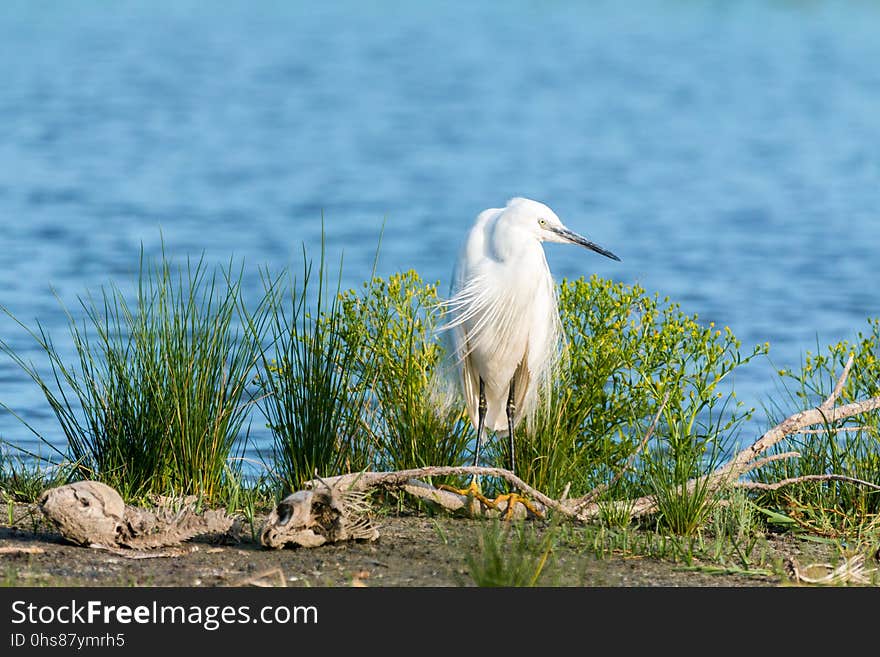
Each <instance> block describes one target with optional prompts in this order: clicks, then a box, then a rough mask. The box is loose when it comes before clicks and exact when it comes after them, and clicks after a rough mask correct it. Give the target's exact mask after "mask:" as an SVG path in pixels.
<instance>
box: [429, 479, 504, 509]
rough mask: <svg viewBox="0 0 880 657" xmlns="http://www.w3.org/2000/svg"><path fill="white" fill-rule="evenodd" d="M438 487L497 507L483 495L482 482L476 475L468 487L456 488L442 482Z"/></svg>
mask: <svg viewBox="0 0 880 657" xmlns="http://www.w3.org/2000/svg"><path fill="white" fill-rule="evenodd" d="M437 488H439V489H441V490H448V491H452V492H453V493H457V494H458V495H462V496H464V497H469V498H472V499H474V500H477V501H478V502H480V503H481V504H483V505H484V506H487V507H489V508H490V509H494V508H495V503H494V501H493V500H490V499H489V498H488V497H486V496H485V495H483V491H482V490H481V489H480V484H478V483H477V478H476V477H474V478H473V479H471V484H470V486H468V487H467V488H455V487H454V486H447V485H446V484H440V485H438V486H437Z"/></svg>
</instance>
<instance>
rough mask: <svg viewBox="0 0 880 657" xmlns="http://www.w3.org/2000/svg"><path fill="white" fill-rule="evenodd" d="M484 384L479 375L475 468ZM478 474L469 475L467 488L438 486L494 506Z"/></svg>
mask: <svg viewBox="0 0 880 657" xmlns="http://www.w3.org/2000/svg"><path fill="white" fill-rule="evenodd" d="M486 408H487V404H486V384H485V383H483V379H482V377H480V401H479V404H478V406H477V446H476V448H475V449H474V467H475V468H476V467H477V466H478V465H480V446H481V444H482V442H483V430H484V429H485V426H484V425H485V423H486ZM479 479H480V478H479V476H478V475H474V476H473V477H471V483H470V486H468V487H467V488H453V487H452V486H446V485H445V484H441V485H440V486H438V488H442V489H444V490H450V491H452V492H453V493H458V494H459V495H466V496H467V497H473V498H474V499H477V500H479V501H480V502H482V503H483V504H484V505H486V506H488V507H492V508H495V505H494V503H493V502H492V500H490V499H489V498H487V497H485V496H484V495H483V491H482V489H481V488H480V482H479Z"/></svg>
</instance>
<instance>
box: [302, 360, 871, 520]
mask: <svg viewBox="0 0 880 657" xmlns="http://www.w3.org/2000/svg"><path fill="white" fill-rule="evenodd" d="M852 364H853V358H852V356H850V359H849V361H848V362H847V364H846V366H845V367H844V370H843V373H842V374H841V376H840V378H839V379H838V381H837V384H836V385H835V387H834V390H833V391H832V393H831V394H830V395H829V396H828V398H827V399H825V400H824V401H823V402H822V404H820V405H819V406H817V407H816V408H813V409H809V410H806V411H801V412H799V413H795V414H794V415H791V416H790V417H788V418H786V419H785V420H783V421H782V422H780V423H779V424H777V425H776V426H774V427H773V428H771V429H770V430H769V431H767V432H766V433H764V434H763V435H762V436H761V437H759V438H758V439H757V440H756V441H755V442H754V443H752V444H751V445H749V446H748V447H746V448H745V449H743V450H742V451H740V452H739V453H737V454H736V455H735V456H734V457H733V458H732V459H731V460H730V461H729V462H727V463H726V464H724V465H722V466H720V467H719V468H718V469H716V470H715V471H714V472H712V473H710V474H708V475H706V476H704V477H699V478H696V479H693V480H691V481H689V482H688V483H687V484H686V488H687V490H694V488H695V487H696V486H698V485H699V486H703V487H706V488H707V490H708V491H710V492H712V491H717V490H719V489H721V488H725V487H743V488H758V487H767V488H770V487H777V488H778V487H781V486H784V485H790V484H792V483H797V482H800V481H807V480H829V481H831V480H838V481H850V482H852V483H856V484H860V485H865V486H868V487H872V488H878V489H880V485H878V484H874V483H871V482H866V481H861V480H858V479H853V478H851V477H846V476H844V475H840V474H828V475H810V476H808V477H799V478H792V479H787V480H785V481H782V482H777V483H776V484H758V483H755V482H746V481H740V477H742V476H743V475H744V474H746V473H748V472H751V471H752V470H755V469H757V468H759V467H761V466H763V465H765V464H767V463H769V462H771V461H775V460H779V459H782V458H797V457H799V456H800V454H798V453H797V452H785V453H783V454H776V455H772V456H765V457H761V456H762V454H764V453H765V452H766V451H767V450H768V449H770V448H771V447H773V446H774V445H776V444H777V443H779V442H780V441H782V440H783V439H784V438H785V437H786V436H789V435H791V434H794V433H804V431H805V430H806V429H808V428H809V427H812V426H815V425H818V424H825V425H833V424H834V423H836V422H839V421H840V420H844V419H846V418H849V417H854V416H857V415H862V414H864V413H868V412H870V411H876V410H878V409H880V396H877V397H871V398H869V399H865V400H862V401H857V402H852V403H849V404H845V405H842V406H835V402H836V401H837V398H838V397H839V396H840V393H841V391H842V390H843V386H844V384H845V382H846V379H847V377H848V376H849V372H850V369H851V367H852ZM663 403H665V399H664V402H663ZM663 403H661V406H660V409H661V410H662V407H663ZM659 413H660V412H659V411H658V414H657V416H655V418H654V421H653V422H652V424H651V427H650V428H649V430H648V433H647V434H646V436H645V438H644V439H643V440H642V442H641V445H640V446H639V449H641V447H642V446H644V444H645V442H646V441H647V438H648V437H649V436H650V434H651V432H652V431H653V428H654V426H655V425H656V423H657V419H658V417H659ZM631 461H632V459H630V463H627V466H626V467H629V466H630V464H631ZM447 475H480V476H491V477H498V478H500V479H503V480H504V481H505V482H507V483H508V484H510V485H511V486H512V487H514V488H515V489H516V490H518V491H519V492H520V493H522V494H523V495H524V496H526V497H528V498H529V499H530V500H531V501H532V503H533V504H534V507H535V510H536V511H538V513H539V515H543V514H544V513H545V512H546V511H547V510H548V509H552V510H554V511H557V512H559V513H561V514H562V515H563V516H565V517H568V518H571V519H575V520H580V521H588V520H591V519H594V518H596V517H598V516H599V514H600V512H601V507H600V503H599V502H598V501H597V498H598V497H599V494H600V493H601V492H602V490H604V487H600V488H597V489H596V490H593V491H591V492H589V493H588V494H587V495H584V496H583V497H580V498H576V499H564V496H563V499H561V500H554V499H552V498H551V497H549V496H547V495H545V494H544V493H542V492H540V491H538V490H535V489H534V488H532V487H531V486H529V485H528V484H526V483H525V482H524V481H522V480H521V479H520V478H519V477H517V476H516V475H515V474H514V473H513V472H511V471H510V470H505V469H502V468H485V467H451V466H429V467H424V468H415V469H412V470H401V471H397V472H356V473H349V474H344V475H340V476H336V477H327V478H323V479H315V480H311V481H308V482H306V484H305V487H306V489H312V488H314V487H315V486H318V485H322V484H325V483H326V484H329V485H332V486H334V487H335V488H338V489H339V490H357V491H367V490H370V489H373V488H384V489H396V490H402V491H404V492H406V493H407V494H409V495H412V496H413V497H417V498H419V499H423V500H427V501H429V502H433V503H435V504H437V505H438V506H440V507H442V508H444V509H446V510H448V511H453V512H455V511H461V510H468V511H469V512H470V513H471V514H473V515H484V516H493V515H501V514H504V515H505V516H506V517H519V518H522V517H526V516H528V515H530V513H531V511H530V510H528V509H527V508H526V506H525V505H524V504H523V503H522V502H515V504H516V507H515V508H514V509H507V508H505V507H501V508H498V507H493V506H488V505H486V504H485V503H483V502H482V501H480V500H474V499H473V498H472V497H469V496H467V495H462V494H458V493H456V492H454V491H450V490H447V489H441V488H437V487H435V486H432V485H431V484H429V483H427V482H425V481H424V479H425V478H429V477H439V476H447ZM618 476H619V475H618ZM605 504H608V503H607V502H606V503H605ZM613 504H619V505H622V506H625V508H626V509H627V510H628V512H629V513H630V514H631V515H632V517H638V516H644V515H649V514H651V513H653V512H655V511H656V510H657V501H656V499H655V498H654V496H645V497H640V498H637V499H634V500H625V501H620V502H615V503H613Z"/></svg>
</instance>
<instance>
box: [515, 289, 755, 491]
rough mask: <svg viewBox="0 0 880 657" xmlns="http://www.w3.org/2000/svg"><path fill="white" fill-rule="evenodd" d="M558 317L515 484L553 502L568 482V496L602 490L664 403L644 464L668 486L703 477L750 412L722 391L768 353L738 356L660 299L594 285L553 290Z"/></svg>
mask: <svg viewBox="0 0 880 657" xmlns="http://www.w3.org/2000/svg"><path fill="white" fill-rule="evenodd" d="M559 307H560V316H561V320H562V324H563V328H564V332H565V335H566V337H567V342H566V345H565V348H564V355H563V356H564V357H563V359H562V367H561V371H560V374H559V382H558V384H557V385H556V387H555V388H554V391H553V394H552V396H551V399H550V403H549V404H548V405H547V406H546V407H545V409H544V410H543V412H542V413H540V414H539V420H538V421H537V422H536V423H535V426H534V427H533V428H532V430H531V431H530V436H529V438H528V440H525V439H524V440H521V441H518V444H517V449H518V450H520V449H521V450H522V452H523V453H522V454H518V455H517V456H518V461H519V462H520V463H523V464H524V466H525V468H526V472H525V473H524V475H525V478H526V479H527V480H528V481H530V482H531V483H532V484H533V485H535V486H537V487H539V488H541V489H542V490H548V491H550V492H551V493H552V492H561V490H562V488H563V487H564V486H565V485H566V483H569V482H571V483H572V490H571V494H572V495H576V494H578V493H580V492H585V491H586V490H590V489H592V488H593V487H594V486H595V485H597V484H599V483H603V482H607V481H608V480H609V478H610V477H611V476H613V474H614V473H615V472H618V471H619V470H620V469H621V468H622V466H623V464H624V463H625V461H626V460H627V459H628V458H629V456H630V455H631V454H632V453H633V451H634V450H635V448H636V446H637V445H638V443H639V442H640V441H641V439H642V437H643V436H644V434H645V432H646V431H647V428H648V426H649V424H650V422H651V419H652V418H653V416H654V414H655V413H656V412H657V408H658V404H659V403H660V401H661V400H662V399H663V397H664V395H666V394H667V393H668V394H669V398H668V401H667V403H666V406H665V407H664V411H663V413H662V416H661V421H660V423H659V426H658V427H657V430H656V433H655V435H656V437H657V439H656V440H655V441H654V443H652V444H653V449H649V450H648V451H647V452H645V456H644V459H645V461H646V462H653V463H655V465H656V464H657V463H660V462H661V461H662V471H663V472H668V473H669V479H670V481H679V480H686V479H687V478H688V477H689V476H693V475H694V474H698V473H699V472H701V471H704V470H705V469H706V468H708V467H709V461H710V460H711V458H712V456H713V455H717V453H718V452H719V450H720V449H723V448H724V443H725V442H726V441H728V440H730V439H731V438H732V436H733V435H734V434H735V431H736V430H737V428H738V426H739V425H740V423H741V422H742V421H743V420H745V419H746V418H747V417H748V416H749V415H750V413H751V412H752V411H753V410H754V409H744V408H742V404H741V402H738V401H737V400H736V398H735V392H734V390H733V388H732V386H726V385H725V384H726V383H727V381H726V380H727V379H728V378H729V376H730V374H731V373H732V372H733V371H734V370H735V368H737V367H739V366H741V365H743V364H745V363H747V362H748V361H750V360H751V359H752V358H754V357H756V356H757V355H759V354H763V353H766V351H767V349H768V345H766V344H765V345H760V346H757V347H755V348H754V349H753V350H752V351H751V352H749V353H747V354H746V355H743V354H742V353H741V352H740V347H741V345H740V342H739V341H738V340H737V339H736V338H735V336H734V335H733V333H732V332H731V331H730V329H729V328H725V329H723V330H720V329H717V328H715V327H714V325H712V324H711V323H710V324H708V325H702V324H700V323H699V321H698V317H697V316H696V315H692V316H690V315H687V314H685V313H684V312H682V311H681V309H680V307H679V305H678V304H674V303H670V302H669V299H667V298H664V299H662V300H661V299H660V298H659V296H658V295H654V296H649V295H648V294H646V292H645V290H644V289H643V288H641V287H640V286H638V285H627V284H624V283H615V282H613V281H610V280H607V279H603V278H600V277H598V276H593V277H591V278H590V279H584V278H579V279H577V280H563V281H562V283H561V285H560V288H559ZM649 458H650V459H653V460H648V459H649ZM638 478H639V477H638V474H635V475H634V476H633V477H631V478H630V482H629V483H633V482H637V480H638ZM642 483H644V482H642Z"/></svg>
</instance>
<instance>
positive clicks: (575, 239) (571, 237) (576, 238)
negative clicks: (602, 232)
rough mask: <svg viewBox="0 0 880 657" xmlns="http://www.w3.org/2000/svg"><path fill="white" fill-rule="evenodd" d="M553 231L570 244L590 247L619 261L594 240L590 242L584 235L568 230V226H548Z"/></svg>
mask: <svg viewBox="0 0 880 657" xmlns="http://www.w3.org/2000/svg"><path fill="white" fill-rule="evenodd" d="M550 230H552V231H553V232H554V233H556V234H557V235H559V236H560V237H563V238H565V239H566V240H568V241H569V242H571V243H572V244H579V245H580V246H583V247H586V248H588V249H590V251H595V252H596V253H600V254H602V255H603V256H605V257H606V258H611V259H612V260H617V261H618V262H620V258H618V257H617V256H616V255H614V254H613V253H611V251H609V250H608V249H603V248H602V247H601V246H599V245H598V244H596V243H595V242H591V241H590V240H588V239H587V238H586V237H583V236H581V235H578V234H577V233H576V232H574V231H573V230H568V228H550Z"/></svg>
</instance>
